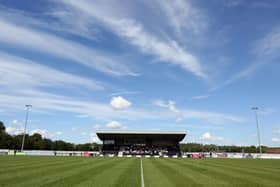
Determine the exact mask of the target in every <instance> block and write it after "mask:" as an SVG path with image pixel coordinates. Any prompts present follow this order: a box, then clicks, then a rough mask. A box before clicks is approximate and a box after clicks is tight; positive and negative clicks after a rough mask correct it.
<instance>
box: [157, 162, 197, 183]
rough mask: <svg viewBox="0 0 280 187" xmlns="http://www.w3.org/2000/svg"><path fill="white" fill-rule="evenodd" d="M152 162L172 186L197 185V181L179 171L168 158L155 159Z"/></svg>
mask: <svg viewBox="0 0 280 187" xmlns="http://www.w3.org/2000/svg"><path fill="white" fill-rule="evenodd" d="M153 163H154V164H155V166H156V168H158V169H159V170H161V171H162V172H163V173H164V175H165V177H166V178H167V179H169V180H170V182H171V183H172V184H173V185H174V186H199V183H198V182H199V181H195V180H194V179H193V178H192V177H191V175H190V174H188V175H187V174H186V173H183V172H181V171H179V170H178V168H176V167H174V165H172V163H170V162H168V159H155V160H153Z"/></svg>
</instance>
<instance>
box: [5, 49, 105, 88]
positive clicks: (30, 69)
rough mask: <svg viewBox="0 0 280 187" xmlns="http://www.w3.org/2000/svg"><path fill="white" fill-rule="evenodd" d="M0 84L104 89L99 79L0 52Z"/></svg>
mask: <svg viewBox="0 0 280 187" xmlns="http://www.w3.org/2000/svg"><path fill="white" fill-rule="evenodd" d="M0 85H1V86H2V87H3V86H5V88H12V89H13V88H14V89H20V88H24V89H31V88H34V87H37V88H38V87H52V88H54V87H60V88H61V87H67V86H68V87H75V88H77V87H82V88H86V89H90V90H100V89H104V88H103V85H102V83H101V82H99V81H95V80H93V79H87V78H84V77H80V76H77V75H74V74H70V73H66V72H62V71H59V70H56V69H53V68H51V67H47V66H45V65H41V64H38V63H35V62H33V61H30V60H27V59H24V58H20V57H16V56H11V55H8V54H6V53H2V52H0Z"/></svg>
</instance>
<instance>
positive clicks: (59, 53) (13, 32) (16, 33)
mask: <svg viewBox="0 0 280 187" xmlns="http://www.w3.org/2000/svg"><path fill="white" fill-rule="evenodd" d="M0 41H1V42H2V43H5V44H6V45H10V46H12V47H18V48H21V49H24V50H31V51H37V52H41V53H44V54H48V55H52V56H55V57H58V58H62V59H67V60H70V61H72V62H76V63H79V64H83V65H85V66H87V67H90V68H92V69H95V70H98V71H101V72H104V73H107V74H111V75H115V76H122V75H132V76H136V75H138V74H137V73H134V72H133V71H132V70H131V69H130V68H129V67H128V66H127V65H125V64H124V62H116V60H115V59H116V58H113V57H112V55H110V54H106V53H103V52H100V51H98V50H96V49H92V48H89V47H87V46H84V45H82V44H79V43H77V42H74V41H70V40H67V39H63V38H60V37H57V36H55V35H52V34H49V33H45V32H42V31H38V30H35V29H32V28H28V27H24V26H19V25H15V24H14V23H11V22H8V21H7V20H2V19H0ZM110 56H111V57H110Z"/></svg>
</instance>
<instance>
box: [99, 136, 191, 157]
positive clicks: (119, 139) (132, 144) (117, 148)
mask: <svg viewBox="0 0 280 187" xmlns="http://www.w3.org/2000/svg"><path fill="white" fill-rule="evenodd" d="M96 134H97V136H98V138H99V139H100V140H101V141H102V142H103V146H102V154H105V155H107V154H110V155H118V156H123V155H132V156H133V155H135V156H136V155H151V156H155V155H158V156H166V155H167V156H172V155H178V156H180V155H181V151H180V146H179V142H180V141H182V140H183V139H184V137H185V136H186V133H185V132H173V131H169V132H164V131H97V132H96Z"/></svg>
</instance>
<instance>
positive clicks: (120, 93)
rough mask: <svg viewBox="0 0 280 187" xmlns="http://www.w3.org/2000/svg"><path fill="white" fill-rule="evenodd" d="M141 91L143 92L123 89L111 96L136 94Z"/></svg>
mask: <svg viewBox="0 0 280 187" xmlns="http://www.w3.org/2000/svg"><path fill="white" fill-rule="evenodd" d="M139 93H141V92H139V91H121V92H114V93H111V94H110V96H120V95H134V94H139Z"/></svg>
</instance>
